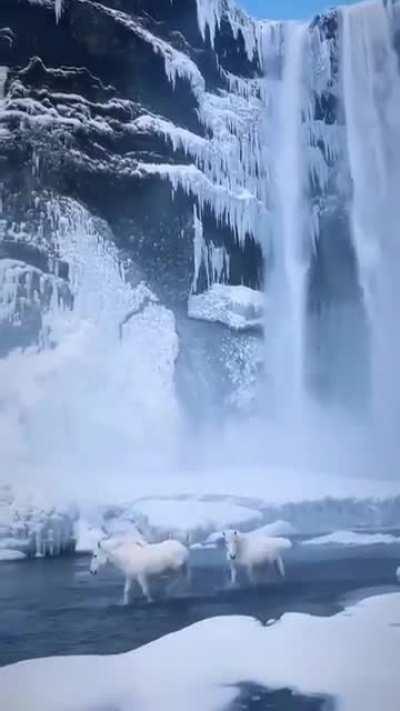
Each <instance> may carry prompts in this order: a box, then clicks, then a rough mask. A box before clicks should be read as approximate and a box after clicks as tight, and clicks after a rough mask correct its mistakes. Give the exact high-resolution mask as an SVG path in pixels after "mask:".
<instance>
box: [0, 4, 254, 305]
mask: <svg viewBox="0 0 400 711" xmlns="http://www.w3.org/2000/svg"><path fill="white" fill-rule="evenodd" d="M240 39H241V38H240V37H239V41H238V40H237V39H235V38H234V37H233V35H232V30H231V27H230V25H229V23H228V22H226V21H225V22H223V23H222V25H221V31H220V32H219V34H218V38H217V42H216V48H215V51H214V50H213V49H211V46H210V42H209V38H208V41H207V40H206V42H204V41H203V39H202V37H201V34H200V32H199V29H198V23H197V15H196V3H195V1H194V0H189V2H188V1H187V0H177V1H176V2H174V3H169V2H167V3H160V2H158V1H155V0H146V1H141V2H139V1H137V2H132V1H130V0H108V1H107V2H98V3H96V2H91V1H90V0H67V1H66V2H65V3H64V6H63V13H62V16H61V19H60V21H59V22H58V23H57V22H56V17H55V13H54V5H53V3H52V2H51V0H50V2H45V3H43V4H36V3H33V4H31V3H30V2H29V1H28V0H21V1H20V2H17V3H16V2H15V0H4V1H3V2H2V6H1V10H0V65H3V66H5V67H8V75H7V79H6V83H5V92H6V96H7V107H6V110H5V111H4V112H2V113H1V116H0V126H1V128H2V133H0V182H1V185H2V201H3V213H2V256H10V257H15V256H16V255H17V256H18V258H20V259H22V260H23V261H25V260H27V262H28V263H29V264H32V265H34V266H38V265H39V263H40V268H42V269H44V271H47V270H48V268H49V267H48V255H49V254H51V253H52V252H53V251H54V254H53V255H52V256H53V257H54V258H55V260H53V262H52V263H53V264H57V254H56V253H55V250H54V245H52V241H51V233H50V232H51V231H49V230H47V236H46V240H45V242H46V244H43V240H42V245H41V247H38V246H37V245H38V241H37V240H36V241H35V239H33V240H30V245H29V248H28V245H27V244H25V242H24V239H23V237H22V238H20V239H19V240H18V247H16V246H15V237H14V235H15V232H16V231H17V232H18V231H19V230H18V223H22V222H23V223H24V229H27V230H28V231H29V232H30V233H31V234H32V233H34V232H35V231H37V230H40V231H41V232H45V233H46V225H43V215H42V199H44V200H45V199H47V197H48V195H49V194H55V195H63V196H70V197H72V198H74V199H76V200H78V201H80V202H81V203H83V204H84V205H85V206H87V207H88V208H89V210H90V211H91V212H92V213H93V214H94V215H97V216H99V217H101V218H103V219H105V220H106V221H107V222H108V224H109V226H110V227H111V229H112V231H113V233H114V237H115V240H116V242H117V244H118V246H119V247H121V248H124V249H126V250H127V251H128V252H129V254H130V255H131V256H132V257H133V258H134V259H135V260H136V262H137V264H138V266H139V267H140V268H142V269H143V272H144V274H145V275H146V277H147V279H148V280H149V282H150V284H153V285H154V286H156V287H157V291H158V293H159V295H160V296H161V297H162V298H163V299H164V300H166V301H167V302H169V303H174V302H178V303H181V304H183V303H184V302H185V300H187V297H188V293H189V290H190V285H191V282H192V279H193V247H192V243H193V198H192V197H190V196H188V195H184V193H183V191H182V190H180V189H178V190H177V192H176V194H175V196H174V197H173V196H172V194H171V189H170V187H169V184H168V182H167V181H165V180H163V179H162V178H160V177H159V176H157V175H155V174H154V175H152V174H149V175H146V174H140V172H139V171H138V170H137V166H138V164H139V163H140V164H143V163H151V164H160V163H163V164H165V163H167V164H168V163H176V164H180V165H184V164H187V163H190V162H191V159H190V158H189V157H188V156H187V155H185V154H184V153H183V151H182V149H179V148H177V149H176V150H174V149H173V147H172V145H171V141H170V139H169V138H168V137H167V136H161V135H158V134H157V133H155V132H154V131H152V130H151V129H148V128H143V129H141V128H135V127H134V126H133V122H134V121H135V119H137V118H139V117H141V116H143V115H148V114H152V115H156V116H158V117H162V118H163V119H164V120H166V121H169V122H172V123H173V124H174V125H175V126H178V127H181V128H184V129H187V130H189V131H190V132H192V133H193V134H195V135H199V136H204V134H205V130H206V129H205V128H204V126H202V125H201V123H200V121H199V118H198V114H197V109H198V104H197V101H196V97H195V95H194V93H193V89H192V87H191V86H190V81H189V80H188V78H187V77H186V76H180V75H179V71H178V73H177V76H176V77H175V79H174V81H173V82H172V81H168V79H167V76H166V68H165V58H164V56H163V53H164V52H169V51H170V49H171V50H172V51H173V50H176V51H178V52H181V53H182V54H183V55H184V57H188V58H189V59H190V60H191V61H192V62H193V63H194V66H195V67H198V69H199V71H200V72H201V74H202V75H203V76H204V78H205V81H206V84H207V88H208V90H209V91H212V92H218V90H220V89H226V80H225V81H224V79H223V76H222V74H221V71H220V68H221V67H223V68H224V69H226V70H227V71H231V70H233V69H235V68H236V69H237V68H238V67H240V71H241V74H243V73H246V72H247V74H251V73H254V72H256V71H257V65H256V63H255V62H254V63H253V64H251V63H249V61H248V60H247V58H246V57H245V53H244V49H243V47H242V44H243V43H242V42H241V41H240ZM159 41H161V42H162V43H163V44H162V47H161V51H160V50H159V48H158V46H157V42H159ZM178 61H179V60H178ZM16 223H17V226H16ZM20 231H21V230H20ZM208 235H209V237H208ZM205 238H206V240H207V239H208V238H212V239H213V240H214V241H217V242H219V243H223V244H225V246H226V249H227V250H228V252H229V253H231V254H232V276H231V278H232V280H233V283H245V284H248V285H251V286H258V285H259V283H260V280H261V274H262V262H261V251H260V249H259V248H258V247H257V246H256V245H255V243H254V241H252V240H251V239H250V235H249V239H248V240H247V242H246V244H245V245H244V247H242V248H240V247H239V246H238V243H237V239H236V236H235V235H234V234H233V233H232V231H231V230H229V229H228V228H227V227H223V228H221V226H220V225H217V223H216V220H215V218H214V217H213V215H212V213H211V212H210V211H209V212H208V214H207V218H206V219H205ZM28 251H29V254H28ZM57 271H58V274H59V275H60V276H61V277H63V278H65V277H67V274H66V273H65V271H66V270H65V267H64V271H63V265H57ZM160 292H161V293H160Z"/></svg>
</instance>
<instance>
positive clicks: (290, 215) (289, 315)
mask: <svg viewBox="0 0 400 711" xmlns="http://www.w3.org/2000/svg"><path fill="white" fill-rule="evenodd" d="M267 29H268V28H267ZM307 37H308V26H307V25H305V24H300V23H287V24H286V25H285V26H283V27H282V42H283V48H284V54H283V66H282V76H281V80H280V81H279V82H274V87H275V96H273V97H272V102H271V103H272V105H274V104H275V105H276V111H275V112H273V116H272V120H273V132H274V134H275V137H276V140H275V147H274V149H273V151H272V185H271V192H272V195H273V198H272V202H273V210H272V213H273V223H274V224H273V244H272V257H271V261H272V269H271V271H270V272H267V274H266V300H267V308H266V342H267V374H268V377H269V378H270V379H271V381H272V397H273V402H274V403H275V411H276V414H277V415H278V416H282V415H283V416H284V417H285V418H288V417H289V418H293V417H295V418H298V417H299V416H301V411H302V410H304V398H305V392H304V374H305V366H304V358H305V341H304V336H305V322H304V319H305V300H306V277H307V261H308V260H307V248H306V234H305V212H306V209H307V208H306V193H305V178H306V173H305V150H304V142H303V139H304V132H303V113H304V76H303V72H304V66H305V62H304V54H305V51H306V42H307ZM263 39H264V46H263V53H264V62H263V64H264V66H267V65H268V58H269V55H270V46H269V43H270V33H269V32H265V33H264V34H263ZM265 44H266V46H265ZM266 81H267V83H268V79H267V80H266ZM269 90H271V87H269ZM267 94H268V90H267ZM267 130H271V127H270V126H269V127H267Z"/></svg>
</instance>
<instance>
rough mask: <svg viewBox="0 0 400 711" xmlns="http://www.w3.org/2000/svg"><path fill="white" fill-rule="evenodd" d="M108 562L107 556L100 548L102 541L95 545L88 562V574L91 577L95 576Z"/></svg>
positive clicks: (101, 547)
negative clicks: (89, 573) (90, 574)
mask: <svg viewBox="0 0 400 711" xmlns="http://www.w3.org/2000/svg"><path fill="white" fill-rule="evenodd" d="M107 562H108V554H107V552H106V551H105V550H104V548H103V546H102V541H99V542H98V543H97V546H96V548H95V550H94V551H93V556H92V560H91V561H90V572H91V573H92V575H97V573H98V572H99V570H100V568H102V567H103V566H104V565H106V563H107Z"/></svg>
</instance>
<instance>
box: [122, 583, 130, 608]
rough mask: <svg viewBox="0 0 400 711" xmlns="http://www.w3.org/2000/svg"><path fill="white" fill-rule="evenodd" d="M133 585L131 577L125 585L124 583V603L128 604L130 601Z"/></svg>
mask: <svg viewBox="0 0 400 711" xmlns="http://www.w3.org/2000/svg"><path fill="white" fill-rule="evenodd" d="M131 585H132V580H131V579H130V578H126V580H125V585H124V599H123V604H124V605H127V604H128V603H129V593H130V591H131Z"/></svg>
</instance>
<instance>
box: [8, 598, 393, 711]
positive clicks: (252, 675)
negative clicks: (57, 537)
mask: <svg viewBox="0 0 400 711" xmlns="http://www.w3.org/2000/svg"><path fill="white" fill-rule="evenodd" d="M399 649H400V594H391V595H381V596H377V597H373V598H369V599H367V600H364V601H363V602H361V603H359V604H357V605H356V606H354V607H350V608H348V609H346V610H345V611H344V612H342V613H340V614H337V615H335V616H333V617H328V618H327V617H313V616H310V615H305V614H298V613H290V614H286V615H284V616H283V618H281V619H280V620H279V621H277V622H274V623H270V624H268V625H266V626H265V625H262V624H261V623H260V622H259V621H256V620H255V619H252V618H250V617H219V618H214V619H208V620H204V621H202V622H199V623H197V624H195V625H193V626H191V627H188V628H186V629H184V630H182V631H180V632H177V633H174V634H170V635H168V636H166V637H163V638H161V639H159V640H157V641H155V642H152V643H150V644H148V645H146V646H145V647H142V648H140V649H138V650H136V651H133V652H128V653H126V654H121V655H112V656H108V657H107V656H85V657H54V658H49V659H38V660H34V661H26V662H20V663H18V664H14V665H12V666H9V667H4V668H2V669H0V695H1V699H2V703H3V706H4V708H5V709H7V711H39V709H40V711H87V709H111V708H112V709H113V710H114V711H128V710H129V709H132V708H136V709H138V710H140V711H158V710H160V711H161V709H166V708H167V709H174V711H186V709H187V708H188V706H189V705H190V709H191V711H218V709H224V708H227V706H228V704H229V703H231V702H232V701H233V700H234V698H235V697H236V696H237V695H238V693H239V692H238V685H239V684H241V683H255V684H258V685H260V686H262V687H266V688H269V689H281V688H292V689H294V690H296V691H297V692H299V693H301V694H304V695H311V694H318V695H323V696H327V697H331V698H335V699H336V700H337V706H335V708H337V709H338V711H360V710H361V709H362V711H376V709H377V708H384V709H385V711H398V700H399V698H400V675H399V673H398V660H399Z"/></svg>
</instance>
